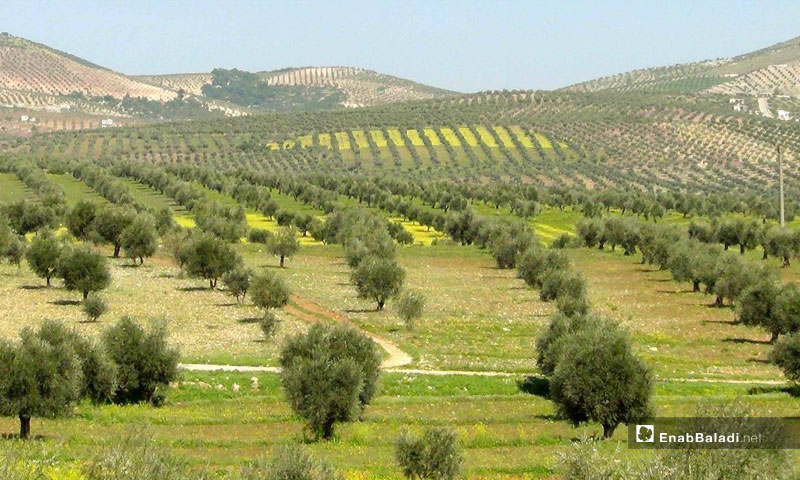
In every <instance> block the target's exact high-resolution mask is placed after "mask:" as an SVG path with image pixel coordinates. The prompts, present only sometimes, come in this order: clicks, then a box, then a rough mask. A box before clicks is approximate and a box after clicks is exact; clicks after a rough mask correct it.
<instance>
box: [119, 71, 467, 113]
mask: <svg viewBox="0 0 800 480" xmlns="http://www.w3.org/2000/svg"><path fill="white" fill-rule="evenodd" d="M256 75H258V77H259V78H261V79H262V80H263V81H265V82H266V84H267V85H270V86H276V87H299V88H302V89H305V90H309V91H310V90H311V89H313V88H322V89H327V90H328V91H329V92H330V93H334V94H337V95H338V96H341V100H339V101H337V104H338V105H340V106H343V107H349V108H352V107H365V106H374V105H383V104H387V103H395V102H404V101H409V100H427V99H432V98H439V97H444V96H447V95H452V94H454V93H455V92H451V91H449V90H444V89H440V88H435V87H430V86H428V85H423V84H420V83H416V82H412V81H410V80H405V79H402V78H399V77H394V76H392V75H385V74H382V73H378V72H375V71H372V70H366V69H363V68H357V67H301V68H285V69H280V70H271V71H264V72H257V73H256ZM134 78H137V79H139V80H141V81H144V82H148V83H152V84H154V85H158V86H162V87H165V88H169V89H172V90H175V91H177V90H179V89H182V90H183V91H184V92H186V93H188V94H191V95H197V96H201V97H204V96H205V95H204V92H203V86H205V85H211V84H212V82H213V79H214V74H213V73H190V74H172V75H144V76H138V77H134ZM239 106H240V107H248V106H249V105H239ZM309 106H311V105H309Z"/></svg>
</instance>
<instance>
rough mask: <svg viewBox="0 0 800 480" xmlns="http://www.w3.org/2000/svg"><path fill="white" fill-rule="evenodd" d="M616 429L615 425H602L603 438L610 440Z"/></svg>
mask: <svg viewBox="0 0 800 480" xmlns="http://www.w3.org/2000/svg"><path fill="white" fill-rule="evenodd" d="M616 429H617V426H616V425H603V438H611V435H614V430H616Z"/></svg>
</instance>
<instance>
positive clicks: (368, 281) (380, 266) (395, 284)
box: [352, 255, 406, 310]
mask: <svg viewBox="0 0 800 480" xmlns="http://www.w3.org/2000/svg"><path fill="white" fill-rule="evenodd" d="M405 276H406V272H405V270H403V268H402V267H400V265H398V264H397V262H395V261H394V260H392V259H388V258H381V257H377V256H374V255H370V256H368V257H366V258H365V259H364V260H362V261H361V263H359V264H358V266H357V267H356V268H355V270H353V272H352V280H353V283H355V284H356V290H357V291H358V297H359V298H364V299H368V300H373V301H375V302H376V303H377V310H383V306H384V305H385V304H386V301H387V300H388V299H390V298H392V297H394V296H396V295H397V294H398V293H400V290H401V289H402V288H403V282H404V281H405Z"/></svg>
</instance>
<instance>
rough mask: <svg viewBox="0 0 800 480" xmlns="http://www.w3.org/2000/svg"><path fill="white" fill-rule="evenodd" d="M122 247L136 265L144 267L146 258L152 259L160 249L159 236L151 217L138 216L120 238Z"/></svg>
mask: <svg viewBox="0 0 800 480" xmlns="http://www.w3.org/2000/svg"><path fill="white" fill-rule="evenodd" d="M120 245H122V248H123V249H124V250H125V254H126V255H127V256H128V258H130V259H132V260H133V261H134V263H135V262H136V259H137V258H138V259H139V264H140V265H144V257H152V256H153V255H155V253H156V249H157V248H158V235H157V234H156V227H155V225H154V224H153V220H152V219H151V218H149V216H141V215H140V216H138V217H136V218H135V219H134V220H133V221H132V222H131V224H130V225H129V226H128V227H127V228H125V230H124V231H123V232H122V235H121V236H120Z"/></svg>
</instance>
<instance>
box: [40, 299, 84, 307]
mask: <svg viewBox="0 0 800 480" xmlns="http://www.w3.org/2000/svg"><path fill="white" fill-rule="evenodd" d="M47 303H49V304H51V305H58V306H60V307H67V306H75V305H80V304H81V301H80V300H53V301H52V302H47Z"/></svg>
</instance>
